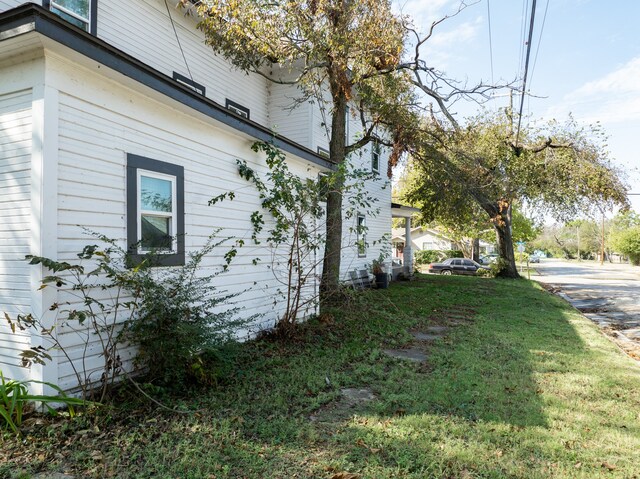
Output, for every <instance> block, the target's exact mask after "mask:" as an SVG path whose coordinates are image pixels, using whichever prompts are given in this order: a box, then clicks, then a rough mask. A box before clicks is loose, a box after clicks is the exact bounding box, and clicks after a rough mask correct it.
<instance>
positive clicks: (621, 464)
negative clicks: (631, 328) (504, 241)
mask: <svg viewBox="0 0 640 479" xmlns="http://www.w3.org/2000/svg"><path fill="white" fill-rule="evenodd" d="M453 323H455V324H456V325H455V326H452V327H451V329H450V330H449V334H448V336H447V337H446V338H444V339H442V340H439V341H437V342H436V343H434V344H433V345H432V346H430V347H429V348H428V357H429V360H428V363H426V364H415V363H407V362H403V361H399V360H394V359H391V358H389V357H387V356H386V355H385V354H383V353H382V350H383V349H385V348H391V347H396V348H398V347H403V346H408V345H410V344H411V341H412V337H411V336H410V334H409V331H412V330H421V329H422V330H424V328H426V327H427V326H429V325H434V324H449V325H452V324H453ZM327 378H328V380H329V384H328V383H327ZM345 387H353V388H364V387H367V388H370V389H371V391H372V392H373V393H374V394H375V397H376V399H375V400H373V401H371V402H367V403H362V404H359V405H356V406H353V407H348V405H347V404H346V403H345V402H344V401H342V400H341V399H340V389H341V388H345ZM639 390H640V368H639V367H638V365H637V364H636V363H634V361H633V360H631V359H629V358H628V357H626V356H624V355H623V354H622V353H620V352H619V351H618V350H617V348H616V347H615V346H614V345H613V344H612V343H610V342H609V341H608V340H607V339H606V338H605V337H603V336H602V335H601V334H600V333H599V332H598V330H597V328H596V327H595V326H594V325H592V324H591V323H590V322H589V321H587V320H586V319H584V318H583V317H582V316H581V315H580V314H579V313H577V312H576V311H575V310H573V309H572V308H571V307H569V306H568V305H567V304H566V303H564V302H563V301H562V300H560V299H559V298H556V297H554V296H551V295H550V294H548V293H546V292H545V291H543V290H541V289H540V288H539V287H538V286H536V285H535V284H534V283H532V282H528V281H525V280H519V281H506V280H492V279H483V278H467V277H455V276H454V277H441V276H420V277H419V278H418V280H416V281H413V282H409V283H398V284H394V285H392V287H391V288H390V289H389V290H386V291H371V292H370V293H368V294H366V295H364V296H362V297H359V298H353V300H352V301H351V302H350V303H349V304H348V305H346V307H345V308H343V310H342V311H337V312H336V313H335V322H334V323H331V324H326V322H325V323H322V322H317V321H313V322H311V323H310V324H309V325H308V327H306V328H305V331H304V335H303V336H302V337H301V338H300V339H298V340H296V341H293V342H291V343H289V344H282V343H274V342H269V341H261V342H255V343H251V344H246V345H244V346H242V347H241V348H240V351H239V353H238V355H237V357H236V363H235V369H234V372H233V374H232V375H231V377H230V378H229V379H228V380H227V381H226V382H225V383H224V384H221V385H218V386H215V387H210V388H207V389H200V390H194V391H186V392H185V393H184V394H182V395H180V396H173V397H165V398H164V399H165V400H166V401H170V402H171V405H172V406H174V407H177V406H181V407H188V408H191V409H194V410H196V409H197V410H198V411H197V412H196V413H194V414H189V415H182V414H176V413H170V412H166V411H163V410H161V409H154V408H151V407H150V406H148V405H142V404H141V403H140V402H124V401H123V402H119V403H117V404H114V405H113V406H111V407H110V408H109V409H107V410H106V411H103V412H102V413H100V414H99V415H97V416H85V417H83V418H79V419H75V420H73V421H69V422H66V423H60V422H55V423H48V422H45V424H41V425H34V426H33V428H32V430H31V431H29V436H28V439H27V441H26V443H18V442H17V441H14V440H13V439H9V438H5V440H4V444H3V447H2V451H3V452H0V464H4V465H0V477H2V475H3V474H4V475H7V476H9V477H12V475H13V477H29V474H32V473H35V472H37V471H40V470H46V469H51V470H59V471H63V470H66V471H69V472H72V473H76V474H77V475H79V476H82V477H118V478H126V477H132V478H147V477H166V478H175V477H180V478H294V477H295V478H327V479H330V478H338V479H339V478H341V477H349V476H346V475H340V473H341V472H349V473H353V474H356V476H351V477H358V478H363V479H364V478H371V479H379V478H415V479H418V478H420V479H423V478H431V477H432V478H449V477H451V478H506V477H509V478H527V479H533V478H549V477H554V478H569V477H571V478H590V477H593V478H595V477H611V478H628V479H630V478H633V477H638V478H640V395H639V394H638V391H639ZM312 416H313V419H314V420H311V419H310V417H312ZM3 455H4V457H3ZM20 474H22V476H20Z"/></svg>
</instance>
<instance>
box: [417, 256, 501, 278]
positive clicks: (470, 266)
mask: <svg viewBox="0 0 640 479" xmlns="http://www.w3.org/2000/svg"><path fill="white" fill-rule="evenodd" d="M479 269H489V268H487V267H486V266H483V265H481V264H479V263H476V262H475V261H473V260H471V259H466V258H448V259H445V260H444V261H443V262H442V263H431V264H430V265H429V273H434V274H470V275H473V274H476V272H477V271H478V270H479Z"/></svg>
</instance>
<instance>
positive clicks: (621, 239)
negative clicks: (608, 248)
mask: <svg viewBox="0 0 640 479" xmlns="http://www.w3.org/2000/svg"><path fill="white" fill-rule="evenodd" d="M610 241H611V244H612V247H613V248H614V249H616V250H617V251H618V252H620V253H622V254H624V255H625V256H628V257H629V261H630V262H631V264H633V265H636V266H638V265H640V226H634V227H631V228H628V229H625V230H621V231H616V232H615V233H614V234H612V235H611V240H610Z"/></svg>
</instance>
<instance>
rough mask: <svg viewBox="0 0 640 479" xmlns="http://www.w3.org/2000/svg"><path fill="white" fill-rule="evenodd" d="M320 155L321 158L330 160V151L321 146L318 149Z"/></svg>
mask: <svg viewBox="0 0 640 479" xmlns="http://www.w3.org/2000/svg"><path fill="white" fill-rule="evenodd" d="M318 155H320V156H321V157H323V158H326V159H327V160H328V159H329V150H327V149H326V148H322V147H321V146H319V147H318Z"/></svg>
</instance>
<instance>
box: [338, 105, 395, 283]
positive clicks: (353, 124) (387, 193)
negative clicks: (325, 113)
mask: <svg viewBox="0 0 640 479" xmlns="http://www.w3.org/2000/svg"><path fill="white" fill-rule="evenodd" d="M362 133H363V132H362V125H361V123H360V121H359V119H358V118H356V117H355V116H352V115H349V117H348V143H352V142H354V141H357V139H358V138H361V137H362ZM371 148H372V144H371V143H369V144H368V145H366V146H365V147H363V148H361V149H359V150H358V151H355V152H353V153H351V155H350V156H349V161H350V163H351V165H353V167H354V168H357V169H360V170H362V171H364V172H371ZM388 156H389V151H388V148H385V147H382V148H381V155H380V169H381V170H383V171H380V172H378V173H377V174H374V175H373V178H374V179H369V180H366V181H365V185H364V191H366V197H367V198H366V199H367V200H368V201H370V203H371V206H370V207H368V208H361V207H359V208H354V207H353V206H351V204H350V199H349V198H350V196H353V194H354V193H355V192H354V193H351V194H350V193H349V192H348V191H347V193H346V194H345V197H344V199H343V231H342V234H343V253H342V262H341V265H340V267H341V277H342V279H344V280H347V279H348V277H349V271H352V270H354V269H362V268H364V267H369V266H370V265H371V262H372V261H373V260H374V259H378V258H379V256H380V255H381V254H382V256H383V257H384V258H385V262H386V264H387V269H388V271H390V270H391V238H390V235H391V208H390V205H391V184H390V181H389V179H388V178H387V175H386V165H387V161H388ZM350 210H351V211H350ZM358 213H360V214H363V215H364V216H365V222H366V228H367V231H366V243H367V249H366V253H365V255H364V256H360V255H358V251H357V247H356V240H357V234H356V226H357V214H358Z"/></svg>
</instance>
